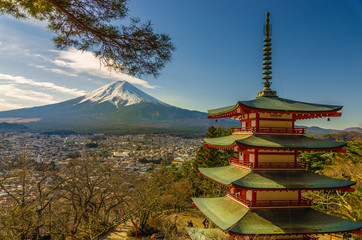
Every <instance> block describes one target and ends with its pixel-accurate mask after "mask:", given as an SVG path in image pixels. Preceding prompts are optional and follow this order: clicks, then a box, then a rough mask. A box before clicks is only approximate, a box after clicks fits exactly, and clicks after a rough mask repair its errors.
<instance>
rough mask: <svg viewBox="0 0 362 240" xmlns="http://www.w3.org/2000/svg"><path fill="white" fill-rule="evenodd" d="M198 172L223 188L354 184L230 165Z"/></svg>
mask: <svg viewBox="0 0 362 240" xmlns="http://www.w3.org/2000/svg"><path fill="white" fill-rule="evenodd" d="M199 170H200V172H201V173H202V174H203V175H204V176H206V177H208V178H210V179H212V180H214V181H216V182H218V183H220V184H222V185H224V186H236V187H240V188H248V189H259V190H267V189H268V190H303V189H339V188H344V187H349V186H352V185H354V184H356V182H354V181H348V180H342V179H336V178H330V177H326V176H323V175H319V174H316V173H311V172H306V171H285V170H283V171H252V170H248V169H243V168H239V167H236V166H232V165H228V166H224V167H215V168H199Z"/></svg>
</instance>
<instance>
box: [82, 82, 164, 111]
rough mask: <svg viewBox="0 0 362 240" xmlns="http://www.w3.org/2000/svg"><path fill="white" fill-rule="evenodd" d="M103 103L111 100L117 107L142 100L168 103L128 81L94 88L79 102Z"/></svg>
mask: <svg viewBox="0 0 362 240" xmlns="http://www.w3.org/2000/svg"><path fill="white" fill-rule="evenodd" d="M87 101H91V102H95V103H103V102H110V103H112V104H113V105H115V106H116V107H119V106H130V105H133V104H138V103H141V102H151V103H158V104H164V105H167V104H166V103H164V102H162V101H160V100H158V99H156V98H154V97H152V96H150V95H148V94H147V93H145V92H143V91H141V90H140V89H138V88H136V87H134V86H133V85H132V84H130V83H128V82H126V81H114V82H111V83H109V84H106V85H104V86H103V87H101V88H98V89H97V90H94V91H92V92H90V93H88V94H87V95H85V96H84V97H83V99H82V100H81V101H80V102H79V103H83V102H87Z"/></svg>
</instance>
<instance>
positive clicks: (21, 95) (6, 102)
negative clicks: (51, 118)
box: [0, 84, 56, 111]
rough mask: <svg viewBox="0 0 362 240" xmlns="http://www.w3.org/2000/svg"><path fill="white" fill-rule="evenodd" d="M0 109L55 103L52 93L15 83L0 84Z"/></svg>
mask: <svg viewBox="0 0 362 240" xmlns="http://www.w3.org/2000/svg"><path fill="white" fill-rule="evenodd" d="M0 96H1V98H0V111H5V110H10V109H17V108H24V107H31V106H34V105H44V104H52V103H56V101H55V100H54V98H53V96H52V95H49V94H47V93H42V92H37V91H33V90H24V89H21V88H19V87H18V86H16V85H15V84H8V85H5V84H2V85H0Z"/></svg>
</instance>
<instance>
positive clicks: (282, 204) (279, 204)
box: [250, 198, 312, 207]
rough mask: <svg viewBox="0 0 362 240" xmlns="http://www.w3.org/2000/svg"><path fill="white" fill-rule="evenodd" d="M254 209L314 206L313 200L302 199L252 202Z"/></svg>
mask: <svg viewBox="0 0 362 240" xmlns="http://www.w3.org/2000/svg"><path fill="white" fill-rule="evenodd" d="M250 206H252V207H286V206H303V207H304V206H305V207H310V206H312V200H309V199H305V198H302V199H301V200H300V201H299V200H257V201H255V202H252V203H251V205H250Z"/></svg>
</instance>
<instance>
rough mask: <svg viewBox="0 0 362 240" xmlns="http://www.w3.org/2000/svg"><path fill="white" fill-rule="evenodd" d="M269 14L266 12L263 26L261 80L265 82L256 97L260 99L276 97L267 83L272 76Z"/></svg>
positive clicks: (269, 83)
mask: <svg viewBox="0 0 362 240" xmlns="http://www.w3.org/2000/svg"><path fill="white" fill-rule="evenodd" d="M269 17H270V12H266V24H265V25H264V35H265V38H264V48H263V51H264V53H263V56H264V57H263V60H264V61H263V65H264V66H263V69H264V71H263V75H264V76H263V77H262V78H263V79H264V80H265V81H264V82H263V86H264V89H263V91H261V92H258V97H262V96H272V97H275V96H276V94H277V93H276V92H275V91H272V90H271V89H270V85H271V84H272V83H271V82H269V80H270V79H272V76H270V74H272V71H271V69H272V66H271V64H272V62H271V60H272V57H271V55H272V53H271V50H272V49H271V45H272V43H271V41H272V40H271V38H270V36H271V30H272V28H271V24H270V18H269Z"/></svg>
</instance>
